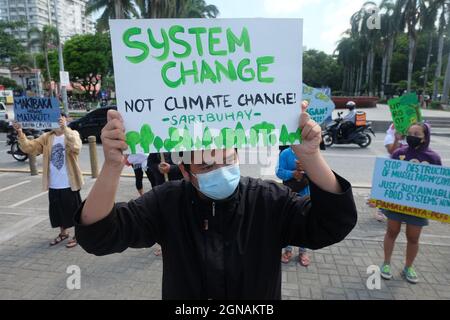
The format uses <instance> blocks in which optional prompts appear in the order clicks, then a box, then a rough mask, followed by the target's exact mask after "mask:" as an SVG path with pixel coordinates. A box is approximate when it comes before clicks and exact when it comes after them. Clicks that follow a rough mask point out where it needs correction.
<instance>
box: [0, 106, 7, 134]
mask: <svg viewBox="0 0 450 320" xmlns="http://www.w3.org/2000/svg"><path fill="white" fill-rule="evenodd" d="M8 124H9V119H8V111H7V110H6V106H5V104H4V103H3V102H0V131H2V132H4V131H6V129H7V128H8Z"/></svg>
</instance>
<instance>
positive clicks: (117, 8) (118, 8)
mask: <svg viewBox="0 0 450 320" xmlns="http://www.w3.org/2000/svg"><path fill="white" fill-rule="evenodd" d="M114 13H115V16H116V19H123V18H124V14H123V6H122V0H116V1H114Z"/></svg>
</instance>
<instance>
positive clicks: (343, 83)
mask: <svg viewBox="0 0 450 320" xmlns="http://www.w3.org/2000/svg"><path fill="white" fill-rule="evenodd" d="M343 78H344V79H342V92H345V85H346V81H347V67H344V77H343Z"/></svg>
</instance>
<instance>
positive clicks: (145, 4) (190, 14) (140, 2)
mask: <svg viewBox="0 0 450 320" xmlns="http://www.w3.org/2000/svg"><path fill="white" fill-rule="evenodd" d="M136 4H137V6H138V7H139V10H140V12H141V17H142V18H215V17H217V16H218V14H219V10H218V9H217V7H216V6H215V5H208V4H206V2H205V1H204V0H136Z"/></svg>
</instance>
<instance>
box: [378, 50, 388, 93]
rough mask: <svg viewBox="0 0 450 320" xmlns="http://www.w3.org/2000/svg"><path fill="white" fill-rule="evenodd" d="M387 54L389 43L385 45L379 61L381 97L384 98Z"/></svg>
mask: <svg viewBox="0 0 450 320" xmlns="http://www.w3.org/2000/svg"><path fill="white" fill-rule="evenodd" d="M388 55H389V43H388V45H387V48H386V50H385V51H384V53H383V61H382V62H381V93H380V96H381V99H384V98H385V97H384V86H385V84H386V66H387V60H388Z"/></svg>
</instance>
